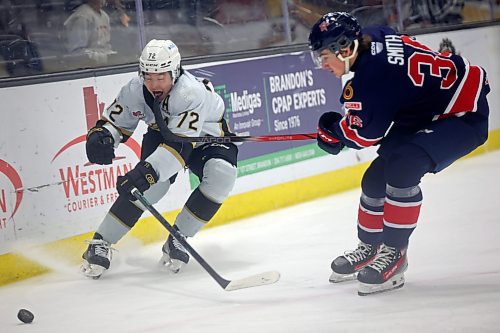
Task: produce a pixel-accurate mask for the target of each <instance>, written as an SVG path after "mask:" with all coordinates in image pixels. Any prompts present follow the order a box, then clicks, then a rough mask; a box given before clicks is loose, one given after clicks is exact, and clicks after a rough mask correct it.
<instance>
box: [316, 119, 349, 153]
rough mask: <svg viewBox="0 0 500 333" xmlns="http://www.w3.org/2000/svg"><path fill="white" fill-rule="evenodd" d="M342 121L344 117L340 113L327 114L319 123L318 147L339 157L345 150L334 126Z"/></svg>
mask: <svg viewBox="0 0 500 333" xmlns="http://www.w3.org/2000/svg"><path fill="white" fill-rule="evenodd" d="M341 119H342V115H341V114H340V113H337V112H326V113H324V114H323V115H321V117H320V118H319V121H318V135H317V141H318V146H319V147H320V148H321V149H323V150H324V151H326V152H327V153H329V154H332V155H337V154H338V153H340V151H341V150H342V148H344V144H343V143H342V142H341V141H340V140H339V139H338V138H337V136H336V135H335V133H334V132H333V126H334V125H335V124H336V123H338V122H339V121H340V120H341Z"/></svg>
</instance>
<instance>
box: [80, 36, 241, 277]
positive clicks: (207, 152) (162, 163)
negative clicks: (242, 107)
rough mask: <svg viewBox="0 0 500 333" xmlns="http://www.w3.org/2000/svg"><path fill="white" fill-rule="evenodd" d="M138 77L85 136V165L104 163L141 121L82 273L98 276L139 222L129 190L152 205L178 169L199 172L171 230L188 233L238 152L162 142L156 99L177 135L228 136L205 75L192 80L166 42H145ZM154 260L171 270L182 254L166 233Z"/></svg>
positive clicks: (209, 213) (183, 259)
mask: <svg viewBox="0 0 500 333" xmlns="http://www.w3.org/2000/svg"><path fill="white" fill-rule="evenodd" d="M139 67H140V75H139V76H138V77H135V78H133V79H131V80H130V81H129V82H128V83H127V84H125V85H124V86H123V87H122V88H121V91H120V92H119V94H118V96H117V97H116V99H115V101H114V102H113V103H112V104H111V105H110V106H109V107H108V108H107V109H106V110H105V111H104V113H103V115H102V117H101V119H100V120H99V121H98V122H97V124H96V126H95V127H94V128H92V129H90V130H89V132H88V134H87V144H86V150H87V157H88V159H89V161H90V162H93V163H97V164H111V163H112V161H113V158H114V157H115V155H114V149H115V148H116V147H117V146H118V145H119V144H120V143H122V142H125V141H126V140H127V139H128V138H129V137H130V136H131V135H132V133H133V132H134V130H135V129H136V127H137V125H138V123H139V121H144V122H146V124H148V130H147V132H146V134H144V138H143V141H142V151H141V161H140V162H139V163H138V164H137V166H136V167H135V168H134V169H132V170H131V171H130V172H128V173H127V174H125V175H124V176H120V177H118V179H117V191H118V193H119V194H120V195H119V197H118V198H117V200H116V202H115V203H114V204H113V205H112V207H111V208H110V210H109V212H108V213H107V215H106V216H105V217H104V220H103V221H102V223H101V224H100V225H99V227H98V229H97V231H96V232H95V234H94V237H93V239H92V240H91V241H89V246H88V248H87V250H86V251H85V252H84V253H83V259H84V260H83V265H82V271H83V273H84V274H85V275H87V276H89V277H93V278H98V277H100V276H101V274H102V273H103V272H104V271H105V270H106V269H108V268H109V266H110V260H111V245H112V244H116V243H117V242H118V241H119V240H120V239H121V238H122V237H123V236H124V235H125V234H126V233H127V232H128V231H129V230H130V229H131V228H132V227H133V226H134V225H135V223H136V222H137V221H138V219H139V217H140V216H141V214H142V213H143V211H144V207H142V205H141V204H140V203H138V201H136V200H135V197H134V196H133V195H132V194H131V193H130V191H131V189H133V188H134V187H135V188H137V189H138V190H139V191H140V192H142V193H144V195H145V197H146V198H147V199H148V200H149V201H150V202H151V203H155V202H157V201H158V200H159V199H161V198H162V197H163V196H164V195H165V194H166V193H167V192H168V190H169V187H170V185H171V184H172V183H173V182H174V180H175V177H176V175H177V173H178V172H179V171H181V170H183V169H184V168H185V167H189V168H190V170H191V171H192V172H193V173H194V174H195V175H197V176H198V178H199V179H200V185H199V186H198V187H197V188H196V189H195V190H194V191H193V192H192V193H191V195H190V197H189V199H188V200H187V202H186V204H185V205H184V207H183V208H182V210H181V212H180V213H179V215H178V216H177V218H176V220H175V223H174V228H177V230H178V231H179V232H180V233H181V234H182V235H184V236H185V237H193V236H194V235H195V234H196V233H197V232H198V231H199V230H200V229H201V228H202V227H203V226H204V225H205V224H206V223H208V222H209V221H210V220H211V218H212V217H213V216H214V215H215V213H216V212H217V210H218V209H219V207H220V206H221V204H222V202H223V201H224V199H226V198H227V197H228V195H229V193H230V191H231V190H232V188H233V185H234V182H235V180H236V162H237V154H238V149H237V147H236V146H235V145H234V144H232V143H224V144H221V143H216V144H212V143H204V144H201V145H198V146H193V144H192V143H187V142H186V143H185V142H181V143H180V142H167V141H165V139H164V138H163V137H162V135H161V133H160V132H159V130H158V126H157V124H156V121H155V116H154V114H153V111H152V108H153V102H154V99H155V97H157V98H159V100H160V101H161V107H160V109H161V115H162V117H163V118H164V119H165V122H166V123H167V126H168V128H169V129H170V131H171V132H172V133H174V134H176V135H178V136H187V137H189V136H193V137H195V136H205V135H210V136H217V137H219V136H227V135H230V134H231V133H230V132H229V129H228V126H227V124H226V122H225V120H224V110H225V106H224V102H223V100H222V98H221V97H220V96H219V95H218V94H217V93H215V92H214V90H213V87H212V85H211V83H210V82H209V81H208V80H206V79H205V80H202V79H199V78H197V77H195V76H193V75H192V74H190V73H189V72H187V71H186V70H184V69H183V68H182V67H181V55H180V53H179V50H178V48H177V46H176V45H175V44H174V43H173V42H172V41H170V40H151V41H150V42H149V43H148V44H147V45H146V47H145V48H144V50H143V52H142V54H141V56H140V59H139ZM162 252H163V256H162V258H161V261H160V262H161V263H162V264H164V265H166V266H167V267H168V268H169V269H170V270H171V271H173V272H175V273H177V272H178V271H179V269H180V268H181V266H182V265H183V264H186V263H188V261H189V255H188V253H187V252H186V250H185V249H184V248H183V247H182V245H181V244H179V242H178V241H177V240H176V239H175V238H173V237H172V236H169V237H168V239H167V241H166V242H165V244H164V245H163V247H162Z"/></svg>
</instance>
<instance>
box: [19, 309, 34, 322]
mask: <svg viewBox="0 0 500 333" xmlns="http://www.w3.org/2000/svg"><path fill="white" fill-rule="evenodd" d="M17 318H18V319H19V320H20V321H22V322H23V323H25V324H31V322H33V319H35V316H34V315H33V313H31V311H29V310H26V309H21V310H19V312H18V313H17Z"/></svg>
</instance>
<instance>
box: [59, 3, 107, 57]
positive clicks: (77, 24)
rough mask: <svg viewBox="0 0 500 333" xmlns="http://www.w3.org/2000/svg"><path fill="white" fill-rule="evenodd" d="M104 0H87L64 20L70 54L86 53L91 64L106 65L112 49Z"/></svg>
mask: <svg viewBox="0 0 500 333" xmlns="http://www.w3.org/2000/svg"><path fill="white" fill-rule="evenodd" d="M104 2H105V1H104V0H86V1H85V3H83V4H82V5H80V6H79V7H78V8H77V9H76V10H75V11H74V12H73V14H71V15H70V16H69V17H68V19H67V20H66V21H65V22H64V29H65V42H66V48H67V50H68V52H69V53H70V54H74V55H84V56H85V58H87V59H90V60H91V65H104V64H106V63H107V62H108V56H109V55H110V54H114V53H115V52H114V51H112V49H111V26H110V21H109V16H108V14H107V13H106V12H105V11H104V10H103V9H102V7H103V5H104Z"/></svg>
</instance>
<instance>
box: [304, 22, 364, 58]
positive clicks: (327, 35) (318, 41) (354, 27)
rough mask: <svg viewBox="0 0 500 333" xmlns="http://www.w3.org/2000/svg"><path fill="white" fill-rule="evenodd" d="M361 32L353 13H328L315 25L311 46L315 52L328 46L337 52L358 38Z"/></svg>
mask: <svg viewBox="0 0 500 333" xmlns="http://www.w3.org/2000/svg"><path fill="white" fill-rule="evenodd" d="M360 32H361V26H360V25H359V23H358V20H357V19H356V18H355V17H354V16H352V15H351V14H349V13H346V12H334V13H328V14H325V15H323V16H322V17H321V18H320V19H319V20H318V22H316V23H315V24H314V25H313V27H312V29H311V33H310V34H309V47H310V48H311V50H312V51H315V52H321V51H322V50H324V49H326V48H328V49H330V50H331V51H332V52H333V53H337V52H339V51H340V50H341V49H344V48H346V47H348V46H349V45H350V44H351V43H352V42H353V41H354V40H356V39H357V38H358V37H359V34H360Z"/></svg>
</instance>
